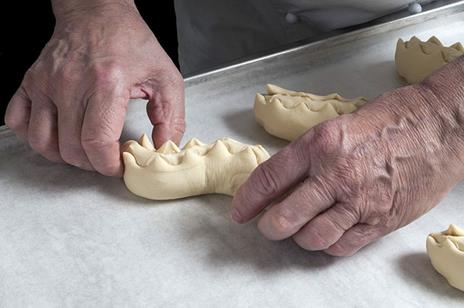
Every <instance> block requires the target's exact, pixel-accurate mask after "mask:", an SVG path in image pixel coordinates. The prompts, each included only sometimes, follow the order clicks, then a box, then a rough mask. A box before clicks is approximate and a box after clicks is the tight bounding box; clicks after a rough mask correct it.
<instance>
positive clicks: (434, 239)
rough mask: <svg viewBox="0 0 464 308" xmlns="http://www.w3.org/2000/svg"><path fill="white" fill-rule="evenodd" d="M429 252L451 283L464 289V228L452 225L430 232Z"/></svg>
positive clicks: (436, 267) (434, 265)
mask: <svg viewBox="0 0 464 308" xmlns="http://www.w3.org/2000/svg"><path fill="white" fill-rule="evenodd" d="M427 253H428V255H429V257H430V260H431V261H432V265H433V267H434V268H435V269H436V270H437V272H439V273H440V274H442V275H443V276H444V277H445V278H446V279H447V280H448V282H449V284H450V285H452V286H453V287H455V288H457V289H459V290H461V291H464V230H463V229H461V228H459V227H457V226H455V225H450V226H449V228H448V230H446V231H443V232H441V233H432V234H430V235H429V236H428V237H427Z"/></svg>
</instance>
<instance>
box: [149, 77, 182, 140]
mask: <svg viewBox="0 0 464 308" xmlns="http://www.w3.org/2000/svg"><path fill="white" fill-rule="evenodd" d="M150 90H151V91H150V92H151V93H150V94H149V98H148V104H147V114H148V117H149V118H150V121H151V123H152V124H153V132H152V138H153V141H154V143H155V146H156V147H160V146H161V145H162V144H163V143H165V142H166V141H168V140H172V141H174V142H175V143H177V144H179V142H180V140H181V139H182V136H183V135H184V132H185V106H184V81H183V79H182V77H181V76H180V74H178V76H175V78H174V79H172V78H170V79H164V78H163V79H162V80H160V81H159V82H157V83H156V85H154V86H152V89H150Z"/></svg>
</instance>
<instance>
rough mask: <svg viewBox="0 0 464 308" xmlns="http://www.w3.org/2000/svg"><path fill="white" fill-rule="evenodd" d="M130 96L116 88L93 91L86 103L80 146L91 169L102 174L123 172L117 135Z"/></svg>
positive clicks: (119, 135)
mask: <svg viewBox="0 0 464 308" xmlns="http://www.w3.org/2000/svg"><path fill="white" fill-rule="evenodd" d="M129 96H130V95H129V93H128V91H124V90H122V89H117V87H116V88H114V89H107V90H101V91H99V92H96V93H94V95H92V96H91V98H90V99H89V102H88V104H87V109H86V111H85V116H84V122H83V125H82V134H81V142H82V147H83V148H84V150H85V153H86V155H87V157H88V159H89V161H90V163H91V164H92V166H93V167H94V169H95V170H97V171H98V172H99V173H101V174H103V175H108V176H121V175H122V170H123V167H122V162H121V153H120V144H119V138H120V137H121V133H122V129H123V126H124V118H125V116H126V112H127V104H128V102H129Z"/></svg>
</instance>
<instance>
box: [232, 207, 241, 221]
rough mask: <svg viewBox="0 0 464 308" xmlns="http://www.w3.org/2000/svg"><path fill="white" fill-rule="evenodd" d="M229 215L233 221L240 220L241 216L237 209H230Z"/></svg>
mask: <svg viewBox="0 0 464 308" xmlns="http://www.w3.org/2000/svg"><path fill="white" fill-rule="evenodd" d="M230 217H231V218H232V220H234V221H235V222H238V223H241V222H242V217H241V216H240V212H239V211H238V210H237V209H232V211H231V213H230Z"/></svg>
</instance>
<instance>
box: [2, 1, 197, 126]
mask: <svg viewBox="0 0 464 308" xmlns="http://www.w3.org/2000/svg"><path fill="white" fill-rule="evenodd" d="M192 1H194V0H192ZM135 2H136V4H137V8H138V9H139V11H140V13H141V15H142V17H143V18H144V19H145V21H146V22H147V24H148V26H149V27H150V28H151V29H152V31H153V32H154V33H155V35H156V37H157V38H158V40H159V41H160V43H161V45H162V46H163V47H164V49H165V50H166V51H167V52H168V54H169V55H170V56H171V58H172V59H173V60H174V62H175V63H176V65H178V61H177V32H176V18H175V12H174V3H173V1H172V0H163V1H160V0H138V1H137V0H136V1H135ZM54 25H55V19H54V17H53V12H52V8H51V2H50V0H32V1H31V0H28V1H26V0H15V1H2V4H0V26H1V27H0V34H1V35H0V85H1V86H0V125H3V124H4V114H5V110H6V106H7V104H8V101H9V100H10V98H11V96H12V95H13V94H14V92H15V91H16V89H17V88H18V87H19V85H20V83H21V80H22V78H23V76H24V73H25V72H26V70H27V69H28V68H29V67H30V66H31V65H32V63H34V61H35V60H36V59H37V57H38V56H39V54H40V51H41V50H42V48H43V46H44V45H45V44H46V43H47V41H48V40H49V38H50V37H51V35H52V33H53V28H54Z"/></svg>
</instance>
